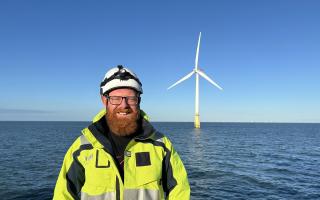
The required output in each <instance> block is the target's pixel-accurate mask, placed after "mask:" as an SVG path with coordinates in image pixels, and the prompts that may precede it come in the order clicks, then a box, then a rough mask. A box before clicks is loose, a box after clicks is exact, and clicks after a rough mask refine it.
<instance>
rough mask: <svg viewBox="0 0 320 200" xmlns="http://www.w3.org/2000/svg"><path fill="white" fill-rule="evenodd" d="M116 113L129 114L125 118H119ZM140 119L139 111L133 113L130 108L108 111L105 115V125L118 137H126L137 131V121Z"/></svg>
mask: <svg viewBox="0 0 320 200" xmlns="http://www.w3.org/2000/svg"><path fill="white" fill-rule="evenodd" d="M118 112H125V113H129V114H128V116H127V117H125V118H119V117H118V116H117V113H118ZM139 118H140V110H138V111H137V112H133V110H132V109H131V108H127V109H115V110H113V111H110V110H108V111H107V114H106V119H107V124H108V126H109V128H110V130H111V131H112V133H114V134H116V135H118V136H128V135H132V134H134V133H135V132H136V131H137V130H138V121H139Z"/></svg>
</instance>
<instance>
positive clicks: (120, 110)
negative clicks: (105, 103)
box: [114, 108, 133, 113]
mask: <svg viewBox="0 0 320 200" xmlns="http://www.w3.org/2000/svg"><path fill="white" fill-rule="evenodd" d="M114 112H115V113H117V112H125V113H132V112H133V110H132V109H131V108H117V109H116V110H115V111H114Z"/></svg>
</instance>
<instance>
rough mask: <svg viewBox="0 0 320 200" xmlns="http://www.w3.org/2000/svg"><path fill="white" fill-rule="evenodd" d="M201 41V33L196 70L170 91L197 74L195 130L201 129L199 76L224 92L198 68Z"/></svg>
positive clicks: (179, 81)
mask: <svg viewBox="0 0 320 200" xmlns="http://www.w3.org/2000/svg"><path fill="white" fill-rule="evenodd" d="M200 39H201V32H200V34H199V40H198V46H197V53H196V59H195V65H194V69H193V70H192V72H190V73H189V74H187V75H186V76H185V77H183V78H182V79H180V80H178V81H177V82H176V83H174V84H173V85H171V86H170V87H169V88H168V90H169V89H171V88H173V87H174V86H176V85H178V84H179V83H181V82H182V81H185V80H187V79H188V78H190V77H191V76H192V75H193V74H194V73H195V74H196V98H195V101H196V102H195V116H194V127H195V128H200V115H199V75H200V76H202V77H203V78H204V79H206V80H207V81H209V82H210V83H211V84H212V85H214V86H216V87H217V88H219V89H220V90H222V88H221V87H220V86H219V85H218V84H217V83H215V82H214V81H213V80H212V79H211V78H209V76H207V75H206V74H205V73H204V72H203V71H201V70H200V69H199V67H198V58H199V48H200Z"/></svg>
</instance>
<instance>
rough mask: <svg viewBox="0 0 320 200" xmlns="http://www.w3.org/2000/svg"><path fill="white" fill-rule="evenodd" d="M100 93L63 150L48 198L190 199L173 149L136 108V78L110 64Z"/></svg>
mask: <svg viewBox="0 0 320 200" xmlns="http://www.w3.org/2000/svg"><path fill="white" fill-rule="evenodd" d="M100 94H101V100H102V103H103V105H104V107H105V109H103V110H102V111H101V112H100V113H99V114H98V115H97V116H96V117H95V118H94V120H93V123H92V124H91V125H90V126H88V127H87V128H85V129H83V130H82V134H83V135H82V136H80V137H79V138H78V139H76V141H75V142H74V143H73V144H72V145H71V147H70V148H69V150H68V152H67V153H66V155H65V158H64V161H63V165H62V168H61V171H60V174H59V177H58V180H57V184H56V187H55V190H54V197H53V199H55V200H64V199H81V200H87V199H88V200H109V199H115V200H129V199H130V200H131V199H132V200H136V199H137V200H140V199H146V200H149V199H150V200H154V199H172V200H187V199H190V186H189V182H188V178H187V173H186V170H185V168H184V166H183V163H182V161H181V159H180V157H179V155H178V153H177V152H176V151H175V150H174V148H173V146H172V144H171V142H170V141H169V139H168V138H167V137H165V136H164V135H163V134H161V133H159V132H158V131H156V130H155V129H154V128H153V127H152V125H151V124H150V123H149V121H148V117H147V115H146V114H145V113H144V112H143V111H142V110H140V100H141V97H140V95H141V94H142V84H141V82H140V81H139V79H138V77H137V76H136V75H135V74H134V73H133V72H132V71H130V70H129V69H127V68H124V67H122V66H121V65H120V66H118V67H116V68H112V69H110V70H109V71H108V72H107V73H106V75H105V77H104V79H103V81H102V82H101V85H100Z"/></svg>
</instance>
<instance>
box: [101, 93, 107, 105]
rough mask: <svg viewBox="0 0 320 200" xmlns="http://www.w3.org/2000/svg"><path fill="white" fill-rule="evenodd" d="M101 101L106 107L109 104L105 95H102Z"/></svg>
mask: <svg viewBox="0 0 320 200" xmlns="http://www.w3.org/2000/svg"><path fill="white" fill-rule="evenodd" d="M101 101H102V104H103V105H104V107H106V106H107V105H108V99H107V98H106V97H105V96H103V95H101Z"/></svg>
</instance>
